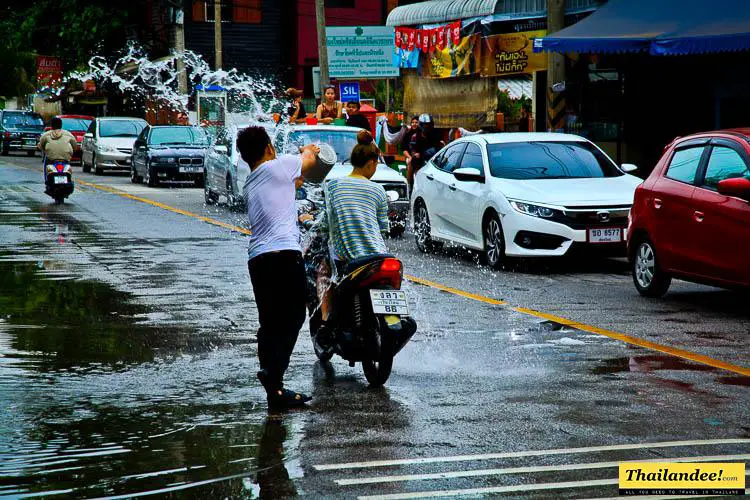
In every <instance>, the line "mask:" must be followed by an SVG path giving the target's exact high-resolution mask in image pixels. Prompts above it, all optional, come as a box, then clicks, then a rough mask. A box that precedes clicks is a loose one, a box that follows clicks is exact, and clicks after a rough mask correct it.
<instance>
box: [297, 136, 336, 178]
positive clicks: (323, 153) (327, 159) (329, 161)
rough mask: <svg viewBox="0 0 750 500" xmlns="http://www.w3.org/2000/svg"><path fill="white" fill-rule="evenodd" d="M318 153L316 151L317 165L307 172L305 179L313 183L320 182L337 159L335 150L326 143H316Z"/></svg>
mask: <svg viewBox="0 0 750 500" xmlns="http://www.w3.org/2000/svg"><path fill="white" fill-rule="evenodd" d="M317 146H318V147H319V148H320V153H318V165H317V166H316V168H314V169H312V171H309V172H307V174H306V175H305V180H306V181H308V182H312V183H313V184H320V183H321V182H323V180H324V179H325V178H326V175H328V172H330V171H331V169H332V168H333V166H334V165H335V164H336V161H338V157H337V156H336V151H335V150H334V149H333V148H332V147H331V146H329V145H328V144H318V145H317Z"/></svg>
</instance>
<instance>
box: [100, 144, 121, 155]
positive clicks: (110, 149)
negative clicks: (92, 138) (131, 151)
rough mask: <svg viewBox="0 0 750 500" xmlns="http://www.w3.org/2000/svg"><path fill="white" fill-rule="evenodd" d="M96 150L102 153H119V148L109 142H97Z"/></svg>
mask: <svg viewBox="0 0 750 500" xmlns="http://www.w3.org/2000/svg"><path fill="white" fill-rule="evenodd" d="M96 150H97V151H99V152H100V153H117V148H115V147H114V146H110V145H109V144H97V145H96Z"/></svg>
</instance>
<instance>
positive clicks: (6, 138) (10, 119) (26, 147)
mask: <svg viewBox="0 0 750 500" xmlns="http://www.w3.org/2000/svg"><path fill="white" fill-rule="evenodd" d="M43 132H44V120H42V117H41V116H40V115H39V114H37V113H34V112H32V111H9V110H2V111H0V154H2V155H7V154H8V153H9V152H11V151H26V154H28V155H29V156H34V153H35V152H36V145H37V144H38V143H39V137H40V136H41V135H42V133H43Z"/></svg>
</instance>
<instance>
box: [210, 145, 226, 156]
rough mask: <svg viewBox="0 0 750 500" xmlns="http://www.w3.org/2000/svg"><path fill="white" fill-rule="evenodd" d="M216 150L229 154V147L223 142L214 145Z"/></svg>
mask: <svg viewBox="0 0 750 500" xmlns="http://www.w3.org/2000/svg"><path fill="white" fill-rule="evenodd" d="M214 151H216V152H217V153H219V154H222V155H226V154H229V148H228V147H226V146H224V145H223V144H219V145H216V146H214Z"/></svg>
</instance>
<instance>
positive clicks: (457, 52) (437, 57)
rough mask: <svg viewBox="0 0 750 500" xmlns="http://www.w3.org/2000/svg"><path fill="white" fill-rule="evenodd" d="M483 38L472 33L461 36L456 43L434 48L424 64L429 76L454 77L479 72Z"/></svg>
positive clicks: (425, 73) (425, 71) (426, 74)
mask: <svg viewBox="0 0 750 500" xmlns="http://www.w3.org/2000/svg"><path fill="white" fill-rule="evenodd" d="M481 46H482V43H481V38H480V36H479V35H471V36H467V37H464V38H461V39H460V41H459V43H458V44H456V45H450V46H447V47H445V48H444V49H443V50H437V48H436V50H434V51H433V52H432V53H431V54H429V55H428V56H427V59H426V62H425V63H424V64H423V68H424V69H423V72H424V76H426V77H428V78H453V77H456V76H465V75H473V74H476V73H479V63H480V50H481Z"/></svg>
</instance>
